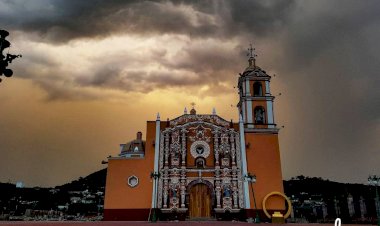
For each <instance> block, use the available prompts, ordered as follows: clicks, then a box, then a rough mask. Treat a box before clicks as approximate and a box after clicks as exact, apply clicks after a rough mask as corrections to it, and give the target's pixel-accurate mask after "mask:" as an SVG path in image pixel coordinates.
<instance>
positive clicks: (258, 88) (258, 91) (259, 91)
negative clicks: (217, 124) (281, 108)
mask: <svg viewBox="0 0 380 226" xmlns="http://www.w3.org/2000/svg"><path fill="white" fill-rule="evenodd" d="M262 95H263V87H262V85H261V82H255V83H254V84H253V96H262Z"/></svg>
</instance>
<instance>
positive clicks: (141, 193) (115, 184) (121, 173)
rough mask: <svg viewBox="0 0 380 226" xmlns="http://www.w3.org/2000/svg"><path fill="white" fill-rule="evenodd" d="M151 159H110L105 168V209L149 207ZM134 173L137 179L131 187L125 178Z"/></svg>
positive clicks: (151, 184)
mask: <svg viewBox="0 0 380 226" xmlns="http://www.w3.org/2000/svg"><path fill="white" fill-rule="evenodd" d="M152 162H153V161H150V160H147V159H110V160H109V161H108V169H107V183H106V197H105V200H104V208H105V209H138V208H150V206H151V202H152V199H151V194H152V186H153V183H152V181H151V179H150V172H151V171H152V170H153V164H152ZM132 175H135V176H136V177H138V179H139V183H138V185H137V186H136V187H134V188H131V187H130V186H129V185H128V183H127V179H128V178H129V177H130V176H132Z"/></svg>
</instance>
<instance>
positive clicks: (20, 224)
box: [0, 221, 358, 226]
mask: <svg viewBox="0 0 380 226" xmlns="http://www.w3.org/2000/svg"><path fill="white" fill-rule="evenodd" d="M248 224H249V223H245V222H225V221H184V222H157V223H150V222H139V221H97V222H78V221H71V222H70V221H63V222H59V221H51V222H46V221H44V222H41V221H0V225H1V226H2V225H9V226H91V225H95V226H134V225H137V226H176V225H180V226H227V225H238V226H243V225H248ZM249 225H252V224H249ZM260 225H261V226H284V224H266V223H261V224H260ZM286 225H288V226H317V225H320V226H329V225H334V224H333V223H331V224H285V226H286ZM342 226H358V224H344V223H342Z"/></svg>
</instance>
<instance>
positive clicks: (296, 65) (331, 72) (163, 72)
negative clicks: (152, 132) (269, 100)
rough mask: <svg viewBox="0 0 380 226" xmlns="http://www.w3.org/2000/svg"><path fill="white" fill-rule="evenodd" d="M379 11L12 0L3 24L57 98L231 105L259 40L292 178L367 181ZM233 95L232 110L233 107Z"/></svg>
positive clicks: (376, 106)
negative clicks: (250, 51) (191, 100)
mask: <svg viewBox="0 0 380 226" xmlns="http://www.w3.org/2000/svg"><path fill="white" fill-rule="evenodd" d="M379 10H380V3H379V2H378V1H333V2H332V1H246V0H239V1H232V0H231V1H100V0H99V1H98V0H94V1H67V0H61V1H58V0H57V1H49V0H33V1H27V0H24V1H22V0H19V1H6V0H3V1H0V28H3V29H6V30H9V31H10V33H11V35H10V37H9V38H10V40H11V41H12V44H13V46H12V48H11V51H12V52H15V53H21V54H23V55H24V57H23V58H22V59H18V60H17V61H15V63H14V64H12V69H13V70H14V72H15V76H14V78H21V79H22V80H23V81H27V82H30V83H31V84H33V85H37V87H39V88H40V89H41V90H42V91H43V92H44V96H43V98H41V99H42V100H48V102H46V103H45V104H46V105H56V104H57V103H60V102H65V103H73V104H78V103H83V102H85V103H92V102H97V101H100V102H104V103H107V104H110V103H113V101H115V99H117V101H121V102H123V101H125V102H127V103H136V104H137V105H138V104H142V103H143V101H142V100H141V99H144V98H147V99H149V98H152V95H153V94H154V95H162V96H165V95H167V96H166V98H165V99H162V98H161V97H162V96H160V98H161V99H160V102H167V103H170V104H172V105H170V107H173V108H174V107H179V106H174V103H176V104H177V102H176V98H177V99H181V98H183V99H185V97H191V98H199V101H200V102H202V101H204V103H208V104H217V103H220V102H223V101H221V99H222V98H224V99H228V101H229V102H231V101H232V100H233V99H235V100H236V97H237V92H236V89H234V88H233V87H234V86H236V83H237V78H238V73H239V72H242V71H243V70H244V69H245V67H246V66H247V56H246V54H247V51H246V50H247V48H248V46H249V44H250V43H253V44H254V47H255V48H256V50H257V54H258V59H257V63H258V65H259V66H260V67H262V68H263V69H264V70H266V71H267V72H268V73H269V74H270V75H272V76H273V75H274V74H276V76H273V80H272V93H273V95H275V96H276V99H275V100H276V101H275V113H276V122H277V123H278V125H279V126H282V125H284V126H285V128H284V129H283V130H282V131H281V136H280V142H281V143H280V145H281V150H282V164H283V171H284V177H285V178H289V177H291V176H296V175H298V174H304V175H310V176H322V177H327V178H330V179H335V180H339V181H352V182H362V181H363V180H365V179H366V176H367V175H368V174H369V173H378V171H379V170H380V168H379V166H378V164H377V162H376V159H380V153H379V152H378V147H379V145H380V143H379V141H378V139H377V137H378V136H379V135H380V133H379V131H380V91H379V90H380V89H379V88H378V87H379V86H380V76H379V71H380V66H379V65H380V64H379V62H380V56H379V54H378V53H379V52H380V45H379V43H378V42H379V40H380V14H379V13H378V12H379ZM6 82H7V80H4V84H2V85H1V86H6ZM0 92H1V91H0ZM3 92H5V91H3ZM279 92H281V93H282V95H281V96H278V95H277V94H278V93H279ZM173 93H175V96H176V98H174V99H173V96H171V95H173ZM3 95H4V94H3ZM148 97H149V98H148ZM39 98H40V97H39ZM224 99H223V100H224ZM181 100H182V99H181ZM144 101H146V103H148V104H149V105H152V106H153V105H154V104H153V101H152V102H149V101H148V100H144ZM225 102H226V104H225V105H226V106H225V108H223V109H221V112H230V111H232V109H231V108H230V105H231V104H232V105H235V104H236V103H229V102H228V103H227V101H225ZM144 103H145V102H144ZM3 104H4V106H5V104H6V103H3ZM161 104H162V103H161ZM7 106H8V105H7ZM138 106H140V105H138ZM160 107H161V106H160ZM170 107H169V108H168V109H171V108H170ZM182 107H183V106H182V105H181V106H180V107H179V108H181V109H182ZM128 109H133V110H136V109H135V108H132V107H130V106H129V107H128ZM133 110H131V111H133ZM159 110H160V109H153V107H152V108H147V111H148V112H149V113H151V115H154V114H155V113H156V112H157V111H159ZM110 114H111V113H110ZM226 114H227V115H228V116H230V115H234V116H233V117H235V115H236V114H235V113H231V114H229V113H226ZM175 116H177V115H175ZM83 117H84V116H83ZM136 117H137V116H136ZM140 117H141V116H140ZM231 117H232V116H231ZM4 120H5V119H4ZM36 120H38V119H36ZM129 120H130V121H129V122H132V119H129ZM133 120H143V121H144V120H145V118H134V119H133ZM7 125H8V124H7ZM12 126H14V125H11V124H10V125H9V130H12V128H13V127H12ZM135 126H136V125H135ZM136 127H137V126H136ZM133 129H134V130H137V128H135V127H133V128H131V130H133ZM134 130H133V132H131V134H133V135H132V136H134V132H135V131H134ZM128 131H129V130H128ZM0 132H1V131H0ZM4 133H5V132H4ZM128 135H129V132H128ZM99 136H100V135H99ZM0 141H1V138H0ZM99 142H100V140H99ZM104 142H106V141H104ZM12 145H15V144H12ZM74 146H75V144H74V143H73V144H68V147H70V148H71V147H74ZM83 146H85V145H83ZM74 149H75V148H74ZM46 155H49V154H46ZM81 155H82V156H85V155H89V153H88V152H86V151H83V153H82V154H81ZM99 155H100V154H99ZM98 158H101V157H99V156H98ZM2 164H9V163H5V162H2ZM78 164H79V161H78ZM90 168H91V167H89V168H87V169H88V171H89V169H90ZM93 168H96V167H94V166H92V168H91V169H93ZM3 178H4V177H3ZM57 181H58V180H57ZM57 183H58V182H57Z"/></svg>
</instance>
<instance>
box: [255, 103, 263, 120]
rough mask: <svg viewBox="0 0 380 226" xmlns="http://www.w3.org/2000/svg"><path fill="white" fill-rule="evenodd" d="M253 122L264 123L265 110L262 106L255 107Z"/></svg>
mask: <svg viewBox="0 0 380 226" xmlns="http://www.w3.org/2000/svg"><path fill="white" fill-rule="evenodd" d="M255 123H256V124H265V110H264V108H263V107H261V106H258V107H255Z"/></svg>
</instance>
